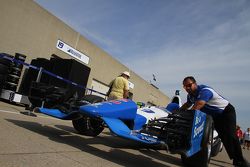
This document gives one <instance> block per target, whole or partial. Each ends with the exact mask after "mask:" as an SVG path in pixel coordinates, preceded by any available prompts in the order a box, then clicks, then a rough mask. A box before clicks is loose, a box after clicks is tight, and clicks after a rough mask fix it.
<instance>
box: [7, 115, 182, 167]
mask: <svg viewBox="0 0 250 167" xmlns="http://www.w3.org/2000/svg"><path fill="white" fill-rule="evenodd" d="M6 120H7V121H9V122H11V123H13V124H15V125H17V126H19V127H23V128H25V129H28V130H30V131H32V132H35V133H38V134H40V135H43V136H46V137H48V138H49V139H50V140H52V141H55V142H59V143H63V144H67V145H70V146H72V147H75V148H77V149H79V150H81V151H83V152H87V153H89V154H92V155H95V156H97V157H100V158H103V159H106V160H108V161H111V162H113V163H116V164H119V165H121V166H138V165H140V166H143V167H147V166H150V167H152V166H157V167H163V166H164V167H168V166H169V167H170V166H172V165H177V166H182V163H181V160H180V159H179V158H176V157H174V156H171V155H166V154H162V153H161V152H159V150H157V149H154V148H153V147H148V146H146V145H143V144H140V143H139V144H138V142H134V141H130V140H125V139H121V138H118V137H115V136H110V135H108V133H106V134H105V136H98V137H95V138H92V137H85V136H80V135H78V134H76V133H75V130H74V128H72V127H68V126H63V125H55V127H51V126H44V125H42V124H39V123H36V122H28V121H21V120H13V119H6ZM92 144H102V145H105V146H108V147H111V148H112V149H110V150H109V151H108V152H107V151H103V150H100V149H98V148H95V147H92V146H91V145H92ZM122 148H126V149H135V150H139V151H140V152H141V153H142V154H143V155H136V154H133V153H129V152H125V151H123V150H121V149H122ZM153 158H154V159H158V160H160V161H164V162H167V163H169V164H170V165H165V164H162V163H160V162H156V161H154V159H153ZM171 164H172V165H171Z"/></svg>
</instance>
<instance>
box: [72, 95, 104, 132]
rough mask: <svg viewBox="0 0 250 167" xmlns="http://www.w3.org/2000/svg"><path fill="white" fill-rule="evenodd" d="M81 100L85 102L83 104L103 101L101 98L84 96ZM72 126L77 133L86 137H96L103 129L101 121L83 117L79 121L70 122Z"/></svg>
mask: <svg viewBox="0 0 250 167" xmlns="http://www.w3.org/2000/svg"><path fill="white" fill-rule="evenodd" d="M81 100H82V101H86V103H85V104H88V103H98V102H102V101H105V100H104V99H103V98H102V97H99V96H95V95H86V96H84V97H83V98H82V99H81ZM82 104H84V103H82ZM72 124H73V127H74V128H75V130H77V132H78V133H80V134H82V135H86V136H97V135H99V134H100V133H101V132H102V131H103V129H104V122H103V121H102V120H101V119H98V118H92V117H89V116H85V115H84V116H83V117H82V118H80V119H76V120H72Z"/></svg>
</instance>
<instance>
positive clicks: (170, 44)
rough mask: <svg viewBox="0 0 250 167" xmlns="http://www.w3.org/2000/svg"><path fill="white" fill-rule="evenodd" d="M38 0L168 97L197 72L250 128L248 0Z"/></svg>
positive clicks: (184, 97) (184, 93)
mask: <svg viewBox="0 0 250 167" xmlns="http://www.w3.org/2000/svg"><path fill="white" fill-rule="evenodd" d="M35 1H36V2H37V3H38V4H40V5H41V6H42V7H43V8H45V9H46V10H48V11H49V12H50V13H52V14H53V15H55V16H56V17H58V18H59V19H61V20H62V21H63V22H65V23H66V24H67V25H69V26H70V27H72V28H73V29H74V30H75V31H77V32H79V33H80V34H81V35H83V36H84V37H86V38H87V39H89V40H90V41H91V42H92V43H94V44H95V45H97V46H98V47H100V48H102V49H103V50H104V51H106V52H107V53H109V54H110V55H111V56H112V57H113V58H115V59H117V60H118V61H120V62H121V63H122V64H124V65H125V66H127V67H128V68H129V70H131V71H133V72H135V73H136V74H138V75H139V76H141V77H142V78H143V79H145V80H146V81H148V82H152V83H153V84H155V85H156V86H157V87H159V89H160V90H161V91H162V92H163V93H165V94H166V95H167V96H169V97H172V96H173V95H174V92H175V90H176V89H179V90H181V97H182V101H184V102H185V101H186V92H185V90H184V89H183V88H182V80H183V78H184V77H186V76H190V75H191V76H194V77H195V78H196V80H197V82H198V84H206V85H209V86H211V87H212V88H214V89H215V90H216V91H217V92H218V93H220V94H221V95H222V96H224V97H225V98H226V99H228V100H229V101H230V103H232V104H233V105H234V107H235V108H236V112H237V122H238V124H239V125H240V126H241V127H242V128H243V130H245V129H246V128H247V127H250V121H249V120H250V107H249V105H248V104H250V98H249V93H250V74H248V73H250V1H249V0H220V1H218V0H203V1H201V0H35ZM153 74H154V75H155V77H156V81H154V80H153Z"/></svg>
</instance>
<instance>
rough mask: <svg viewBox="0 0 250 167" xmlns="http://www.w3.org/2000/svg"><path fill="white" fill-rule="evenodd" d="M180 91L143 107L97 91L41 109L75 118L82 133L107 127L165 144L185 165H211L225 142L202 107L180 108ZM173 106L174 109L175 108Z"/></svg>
mask: <svg viewBox="0 0 250 167" xmlns="http://www.w3.org/2000/svg"><path fill="white" fill-rule="evenodd" d="M178 103H180V97H179V96H178V94H177V95H175V96H174V98H173V99H172V103H170V104H169V105H168V106H167V107H166V108H161V107H155V106H151V107H149V106H148V107H141V108H139V107H138V106H137V104H136V103H135V102H134V101H132V100H128V99H121V100H112V101H104V99H103V98H101V97H99V96H95V95H86V96H84V97H83V98H82V99H81V100H69V101H67V102H65V103H63V104H60V105H57V106H54V107H53V108H39V110H40V112H41V113H44V114H46V115H50V116H53V117H56V118H59V119H63V120H72V123H73V126H74V128H75V129H76V130H77V131H78V132H79V133H80V134H82V135H87V136H97V135H99V134H100V133H101V132H102V131H103V129H104V128H105V127H108V128H109V130H110V131H111V132H112V133H113V134H115V135H116V136H120V137H122V138H126V139H130V140H134V141H137V142H141V143H144V144H148V145H163V146H165V148H166V150H167V151H169V152H170V153H178V154H181V159H182V162H183V163H184V165H186V166H199V167H201V166H208V164H209V161H210V157H211V156H215V155H217V154H218V152H219V151H221V149H222V143H221V141H220V139H219V138H218V135H217V133H216V132H215V131H214V130H213V129H214V127H213V120H212V118H211V117H210V116H208V115H206V114H205V113H203V112H201V111H199V110H187V111H178V110H176V109H178V106H179V105H180V104H178ZM172 110H175V111H174V112H172Z"/></svg>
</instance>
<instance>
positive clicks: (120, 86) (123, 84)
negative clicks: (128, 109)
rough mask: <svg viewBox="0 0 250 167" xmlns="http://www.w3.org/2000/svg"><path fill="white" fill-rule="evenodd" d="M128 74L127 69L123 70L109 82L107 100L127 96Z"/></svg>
mask: <svg viewBox="0 0 250 167" xmlns="http://www.w3.org/2000/svg"><path fill="white" fill-rule="evenodd" d="M129 78H130V74H129V72H128V71H124V72H123V73H122V74H121V75H120V76H118V77H116V78H115V79H114V80H113V81H112V82H111V88H110V89H111V91H110V94H109V96H108V100H116V99H122V98H125V99H126V98H128V92H129V85H128V79H129Z"/></svg>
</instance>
